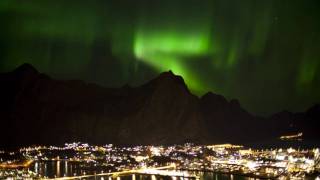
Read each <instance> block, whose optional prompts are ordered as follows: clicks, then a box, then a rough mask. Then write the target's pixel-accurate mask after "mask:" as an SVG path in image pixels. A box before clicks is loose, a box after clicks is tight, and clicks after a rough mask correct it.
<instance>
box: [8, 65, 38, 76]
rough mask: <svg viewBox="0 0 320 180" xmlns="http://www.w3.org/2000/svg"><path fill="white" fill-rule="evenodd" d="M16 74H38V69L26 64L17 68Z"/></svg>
mask: <svg viewBox="0 0 320 180" xmlns="http://www.w3.org/2000/svg"><path fill="white" fill-rule="evenodd" d="M13 72H14V73H16V74H38V71H37V70H36V68H34V67H33V66H32V65H31V64H29V63H24V64H22V65H21V66H19V67H17V68H16V69H15V70H14V71H13Z"/></svg>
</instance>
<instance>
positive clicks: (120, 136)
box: [0, 64, 320, 147]
mask: <svg viewBox="0 0 320 180" xmlns="http://www.w3.org/2000/svg"><path fill="white" fill-rule="evenodd" d="M0 85H1V88H0V100H1V101H0V123H1V127H2V128H1V131H0V144H1V146H4V147H11V146H21V145H31V144H62V143H65V142H74V141H82V142H89V143H95V144H107V143H114V144H121V145H136V144H179V143H185V142H194V143H201V144H213V143H256V142H258V143H259V142H260V143H261V142H266V141H270V140H276V139H279V137H280V136H282V135H290V134H296V133H299V132H302V133H303V139H304V140H310V141H319V137H320V136H319V135H320V131H318V128H317V122H318V121H319V120H320V105H319V104H316V105H314V106H312V107H311V108H309V109H308V110H307V111H306V112H300V113H292V112H288V111H282V112H279V113H276V114H274V115H272V116H270V117H258V116H254V115H252V114H251V113H249V112H247V111H246V110H245V109H244V108H242V107H241V105H240V103H239V101H238V100H236V99H232V100H230V101H228V100H227V99H226V98H225V97H223V96H222V95H218V94H214V93H212V92H208V93H207V94H205V95H203V96H202V97H197V96H195V95H193V94H192V93H191V92H190V91H189V89H188V87H187V85H186V84H185V83H184V80H183V78H182V77H181V76H177V75H175V74H173V73H172V72H171V71H168V72H163V73H161V74H160V75H159V76H158V77H156V78H154V79H153V80H151V81H149V82H147V83H146V84H144V85H142V86H139V87H130V86H129V85H125V86H123V87H121V88H105V87H102V86H99V85H96V84H91V83H86V82H84V81H80V80H67V81H66V80H56V79H53V78H51V77H49V76H47V75H46V74H43V73H40V72H38V71H37V70H36V69H35V68H34V67H33V66H32V65H30V64H23V65H21V66H20V67H18V68H16V69H15V70H13V71H11V72H6V73H1V74H0Z"/></svg>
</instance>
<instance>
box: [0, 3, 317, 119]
mask: <svg viewBox="0 0 320 180" xmlns="http://www.w3.org/2000/svg"><path fill="white" fill-rule="evenodd" d="M319 7H320V1H318V0H261V1H255V0H201V1H199V0H123V1H117V0H114V1H113V0H90V1H85V0H68V1H62V0H30V1H19V0H1V1H0V20H1V29H0V32H1V34H0V71H1V72H3V71H9V70H12V69H14V68H15V67H17V66H19V65H20V64H22V63H24V62H28V63H31V64H33V65H34V66H35V67H36V68H37V69H39V71H41V72H45V73H47V74H49V75H50V76H52V77H54V78H59V79H82V80H85V81H88V82H95V83H99V84H102V85H104V86H107V87H120V86H122V85H124V84H126V83H129V84H131V85H133V86H137V85H141V84H142V83H145V82H146V81H147V80H150V79H152V78H154V77H156V76H157V75H158V74H159V73H160V72H163V71H168V70H172V71H173V72H174V73H175V74H177V75H181V76H182V77H183V78H184V80H185V82H186V83H187V85H188V87H189V88H190V89H191V91H192V92H194V93H195V94H197V95H198V96H201V95H203V94H204V93H206V92H207V91H212V92H215V93H218V94H222V95H224V96H226V97H227V98H229V99H231V98H236V99H239V101H240V102H241V104H242V106H243V107H244V108H246V109H248V110H249V111H250V112H253V113H256V114H263V115H268V114H270V113H273V112H275V111H278V110H282V109H287V110H291V111H303V110H305V108H307V107H309V106H311V105H312V104H314V103H317V102H320V93H319V92H320V20H319V19H320V11H319Z"/></svg>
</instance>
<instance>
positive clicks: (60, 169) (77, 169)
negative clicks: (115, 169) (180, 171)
mask: <svg viewBox="0 0 320 180" xmlns="http://www.w3.org/2000/svg"><path fill="white" fill-rule="evenodd" d="M84 164H85V163H82V164H81V163H77V162H68V161H38V162H35V163H34V164H33V165H32V166H31V167H30V170H32V171H34V172H37V173H40V174H41V176H42V177H48V178H56V177H65V176H76V175H77V176H79V175H84V174H95V173H97V174H98V173H101V172H97V171H96V170H95V169H88V168H83V165H84ZM197 174H198V175H199V176H200V180H253V179H255V178H249V177H244V176H239V175H232V174H219V173H212V172H199V173H197ZM86 179H108V180H110V179H112V178H111V177H98V178H86ZM131 179H132V180H144V179H146V180H167V179H170V180H173V179H177V180H180V178H176V177H164V176H157V175H135V174H133V175H128V176H122V177H119V178H117V180H131ZM256 180H257V179H256Z"/></svg>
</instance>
